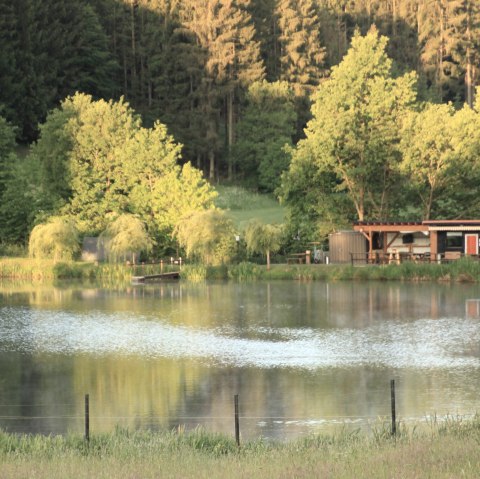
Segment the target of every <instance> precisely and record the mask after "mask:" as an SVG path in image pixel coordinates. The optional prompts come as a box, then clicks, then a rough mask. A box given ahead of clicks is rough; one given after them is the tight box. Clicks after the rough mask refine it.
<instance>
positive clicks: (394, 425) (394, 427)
mask: <svg viewBox="0 0 480 479" xmlns="http://www.w3.org/2000/svg"><path fill="white" fill-rule="evenodd" d="M390 401H391V406H392V436H394V437H395V436H396V435H397V412H396V410H395V379H392V380H390Z"/></svg>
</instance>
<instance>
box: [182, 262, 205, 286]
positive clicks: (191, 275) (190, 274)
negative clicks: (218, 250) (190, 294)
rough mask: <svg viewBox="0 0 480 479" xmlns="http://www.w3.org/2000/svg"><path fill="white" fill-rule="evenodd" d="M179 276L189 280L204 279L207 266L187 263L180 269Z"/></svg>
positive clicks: (197, 280)
mask: <svg viewBox="0 0 480 479" xmlns="http://www.w3.org/2000/svg"><path fill="white" fill-rule="evenodd" d="M180 278H182V279H185V280H187V281H191V282H199V281H205V280H206V279H207V267H206V266H205V265H203V264H187V265H184V266H183V267H182V270H181V271H180Z"/></svg>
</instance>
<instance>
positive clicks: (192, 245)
mask: <svg viewBox="0 0 480 479" xmlns="http://www.w3.org/2000/svg"><path fill="white" fill-rule="evenodd" d="M176 237H177V240H178V242H179V244H180V246H182V247H183V248H184V249H185V252H186V254H187V256H188V257H190V258H197V259H199V260H201V261H203V262H204V263H205V264H213V265H215V264H222V263H227V262H228V261H230V259H231V258H232V257H233V256H234V254H235V246H236V245H235V243H236V242H235V229H234V227H233V222H232V220H231V219H230V218H229V217H228V216H227V215H226V213H225V212H224V211H222V210H217V209H211V210H207V211H203V212H196V213H193V214H191V215H189V216H187V217H185V218H184V219H182V220H181V221H180V222H179V223H178V225H177V228H176Z"/></svg>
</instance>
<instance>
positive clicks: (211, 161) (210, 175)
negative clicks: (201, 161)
mask: <svg viewBox="0 0 480 479" xmlns="http://www.w3.org/2000/svg"><path fill="white" fill-rule="evenodd" d="M208 159H209V173H208V178H209V179H210V180H211V181H213V180H215V153H214V151H213V150H210V151H209V152H208Z"/></svg>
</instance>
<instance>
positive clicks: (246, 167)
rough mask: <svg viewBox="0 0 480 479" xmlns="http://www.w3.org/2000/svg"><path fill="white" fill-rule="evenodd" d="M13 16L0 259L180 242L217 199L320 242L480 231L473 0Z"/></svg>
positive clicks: (8, 32)
mask: <svg viewBox="0 0 480 479" xmlns="http://www.w3.org/2000/svg"><path fill="white" fill-rule="evenodd" d="M0 6H1V9H0V41H1V45H2V48H1V49H0V115H1V117H0V198H1V205H0V241H2V242H7V243H8V242H10V243H12V242H13V243H15V242H25V241H26V240H27V238H28V236H29V234H30V232H31V230H32V228H33V227H34V226H35V225H39V224H41V223H43V222H45V221H47V220H48V219H49V218H52V217H63V218H70V219H73V221H74V223H75V228H77V229H78V231H79V232H80V234H83V235H87V234H88V235H96V234H99V233H101V232H102V231H105V229H106V228H108V226H109V225H110V223H111V222H112V221H113V220H114V219H115V218H117V217H119V216H120V215H122V214H132V215H134V216H135V215H136V217H138V218H140V219H141V220H142V221H143V222H144V226H145V228H146V229H147V230H148V231H149V232H150V235H151V237H152V240H153V241H154V242H156V244H160V243H162V244H166V243H169V242H170V243H171V241H172V235H173V234H174V231H177V232H178V231H182V227H181V225H180V224H179V221H180V219H181V218H185V216H188V215H189V214H191V213H192V211H204V210H208V209H211V208H213V200H214V196H215V192H214V185H215V184H216V183H217V182H219V181H220V182H227V183H230V184H232V183H233V184H240V185H243V186H245V187H247V188H250V189H253V190H256V191H261V192H266V193H273V194H274V195H275V196H277V197H278V198H280V200H281V201H282V202H283V203H284V204H285V205H286V207H287V210H288V218H287V230H288V231H289V232H288V233H287V236H288V235H289V237H291V234H292V232H300V231H301V233H302V236H303V237H304V238H308V239H310V240H315V239H318V238H321V237H325V235H326V234H327V233H328V232H330V231H332V230H334V229H336V228H338V227H341V226H344V225H347V224H349V223H351V221H353V220H358V219H360V220H364V219H376V220H387V219H404V220H407V219H408V220H417V219H422V218H424V219H428V218H435V217H442V218H456V217H464V218H467V217H478V216H479V215H480V202H479V199H478V195H477V194H476V193H477V190H478V186H477V185H478V184H479V180H480V164H479V161H478V153H479V151H480V133H479V132H480V120H479V113H478V107H479V106H480V105H478V103H477V104H476V102H475V87H476V84H477V81H478V63H479V56H480V4H479V2H477V1H476V0H203V1H199V0H195V1H192V0H183V1H176V0H17V1H15V2H11V1H7V0H0ZM187 230H188V228H187Z"/></svg>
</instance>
